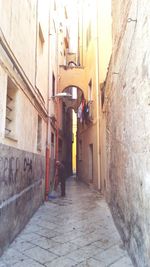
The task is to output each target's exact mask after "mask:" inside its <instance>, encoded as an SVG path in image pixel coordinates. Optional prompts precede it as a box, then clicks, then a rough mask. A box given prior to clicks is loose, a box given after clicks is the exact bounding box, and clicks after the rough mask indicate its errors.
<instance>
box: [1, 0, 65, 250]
mask: <svg viewBox="0 0 150 267" xmlns="http://www.w3.org/2000/svg"><path fill="white" fill-rule="evenodd" d="M57 15H58V16H57ZM65 16H66V14H65V11H64V6H63V5H61V4H60V3H59V1H49V0H46V1H44V3H43V1H42V0H38V1H37V0H31V1H28V0H25V1H0V254H1V253H2V252H3V249H4V248H5V247H7V246H8V244H9V243H10V242H11V241H12V240H13V239H14V238H15V237H16V235H17V234H18V233H19V232H20V231H21V229H23V227H24V226H25V224H26V223H27V221H28V220H29V218H30V217H31V216H32V214H33V213H34V212H35V211H36V209H37V208H38V207H39V205H40V204H41V203H42V202H43V201H44V198H45V187H46V193H47V194H48V192H49V187H50V179H51V177H53V174H54V164H55V158H56V128H57V127H56V118H54V117H53V113H55V110H56V107H55V100H54V99H53V96H54V95H55V94H56V93H57V84H58V83H57V77H58V75H59V74H58V64H61V62H62V61H63V62H64V61H65V58H66V55H65V54H64V53H63V54H62V53H60V51H58V49H59V50H60V49H61V50H63V51H64V49H65V42H64V37H65V36H66V23H65ZM62 40H63V42H62ZM50 163H51V166H50ZM50 167H51V168H50ZM50 170H51V171H50ZM45 178H46V179H45ZM45 181H46V182H45Z"/></svg>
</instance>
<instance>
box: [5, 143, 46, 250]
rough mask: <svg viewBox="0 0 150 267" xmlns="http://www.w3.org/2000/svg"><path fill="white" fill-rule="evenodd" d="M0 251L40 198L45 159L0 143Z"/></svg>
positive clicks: (25, 220) (17, 230) (27, 218)
mask: <svg viewBox="0 0 150 267" xmlns="http://www.w3.org/2000/svg"><path fill="white" fill-rule="evenodd" d="M0 151H1V153H0V255H1V254H2V252H3V249H4V248H5V247H7V246H8V244H9V243H10V242H11V241H12V240H13V239H14V238H15V237H16V235H17V234H18V233H19V232H20V231H21V230H22V229H23V227H24V226H25V224H26V223H27V221H28V220H29V218H30V217H31V216H32V214H33V213H34V212H35V210H36V209H37V208H38V207H39V205H40V204H41V203H42V201H43V196H44V194H43V189H42V188H43V185H44V175H45V173H44V172H45V168H44V167H45V160H44V157H43V156H41V155H37V154H33V153H29V152H25V151H23V150H19V149H16V148H11V147H9V146H6V145H2V144H0Z"/></svg>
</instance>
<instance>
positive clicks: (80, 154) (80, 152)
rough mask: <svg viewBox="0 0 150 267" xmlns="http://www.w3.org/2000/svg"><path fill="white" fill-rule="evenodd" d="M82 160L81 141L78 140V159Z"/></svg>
mask: <svg viewBox="0 0 150 267" xmlns="http://www.w3.org/2000/svg"><path fill="white" fill-rule="evenodd" d="M81 160H82V141H81V140H80V141H79V161H81Z"/></svg>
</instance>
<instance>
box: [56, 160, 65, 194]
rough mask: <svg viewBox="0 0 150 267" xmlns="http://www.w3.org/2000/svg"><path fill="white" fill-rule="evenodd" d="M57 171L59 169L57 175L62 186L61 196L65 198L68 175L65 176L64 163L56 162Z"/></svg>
mask: <svg viewBox="0 0 150 267" xmlns="http://www.w3.org/2000/svg"><path fill="white" fill-rule="evenodd" d="M56 169H57V175H58V181H59V182H60V185H61V196H62V197H65V195H66V192H65V191H66V190H65V189H66V175H65V166H64V164H63V163H62V162H60V161H59V160H58V161H56Z"/></svg>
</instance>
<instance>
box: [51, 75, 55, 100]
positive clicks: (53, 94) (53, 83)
mask: <svg viewBox="0 0 150 267" xmlns="http://www.w3.org/2000/svg"><path fill="white" fill-rule="evenodd" d="M52 96H55V75H54V73H53V77H52Z"/></svg>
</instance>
